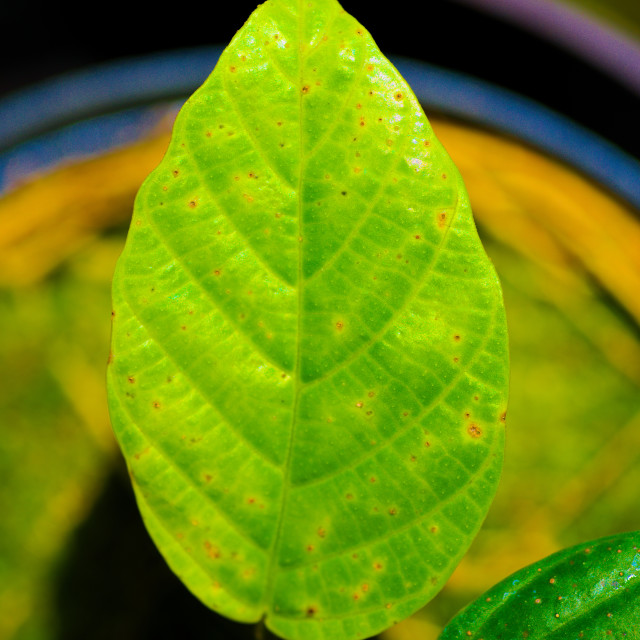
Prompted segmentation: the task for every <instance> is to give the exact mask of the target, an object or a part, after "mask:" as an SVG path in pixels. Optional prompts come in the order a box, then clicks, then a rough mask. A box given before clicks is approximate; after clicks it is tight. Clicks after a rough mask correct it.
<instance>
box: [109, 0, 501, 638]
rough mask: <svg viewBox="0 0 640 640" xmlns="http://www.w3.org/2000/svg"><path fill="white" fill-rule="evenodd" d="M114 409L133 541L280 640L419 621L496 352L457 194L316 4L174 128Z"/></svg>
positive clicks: (120, 306) (440, 155) (217, 605)
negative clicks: (144, 538)
mask: <svg viewBox="0 0 640 640" xmlns="http://www.w3.org/2000/svg"><path fill="white" fill-rule="evenodd" d="M113 304H114V307H113V308H114V312H113V339H112V356H111V362H110V366H109V374H108V375H109V390H110V412H111V417H112V422H113V425H114V430H115V432H116V435H117V437H118V440H119V442H120V445H121V447H122V449H123V452H124V454H125V457H126V459H127V462H128V465H129V467H130V470H131V474H132V478H133V484H134V489H135V491H136V495H137V499H138V502H139V505H140V509H141V512H142V515H143V517H144V519H145V523H146V525H147V528H148V529H149V531H150V533H151V535H152V537H153V538H154V540H155V542H156V544H157V545H158V547H159V549H160V550H161V551H162V553H163V555H164V556H165V558H166V559H167V561H168V563H169V564H170V566H171V567H172V568H173V570H174V571H175V572H176V573H177V574H178V575H179V576H180V577H181V579H182V580H183V581H184V582H185V584H186V585H187V586H188V587H189V588H190V589H191V590H192V591H193V592H194V593H195V594H196V595H197V596H198V597H199V598H200V599H201V600H202V601H203V602H204V603H205V604H207V605H208V606H210V607H212V608H213V609H215V610H217V611H220V612H221V613H223V614H224V615H227V616H229V617H231V618H233V619H236V620H239V621H244V622H254V621H257V620H259V619H260V618H262V617H263V616H266V620H267V625H268V626H269V627H270V628H271V629H272V630H273V631H274V632H276V633H278V634H280V635H282V636H284V637H286V638H292V639H294V638H304V639H305V640H313V639H315V638H317V639H318V640H320V639H323V638H362V637H367V636H370V635H372V634H373V633H376V632H378V631H380V630H382V629H384V628H386V627H388V626H389V625H391V624H392V623H393V622H394V621H397V620H400V619H402V618H404V617H406V616H407V615H409V614H411V613H412V612H414V611H415V610H417V609H418V608H419V607H421V606H422V605H423V604H424V603H425V602H426V601H427V600H429V599H430V598H431V597H433V595H435V593H437V591H438V590H439V589H440V588H441V587H442V585H443V583H444V581H445V580H446V578H447V577H448V576H449V575H450V573H451V571H452V570H453V568H454V567H455V566H456V564H457V562H458V561H459V559H460V557H461V556H462V554H463V553H464V552H465V551H466V549H467V548H468V546H469V544H470V542H471V540H472V539H473V537H474V535H475V533H476V532H477V530H478V528H479V526H480V524H481V522H482V520H483V518H484V516H485V514H486V511H487V509H488V506H489V504H490V502H491V499H492V497H493V495H494V492H495V488H496V484H497V481H498V478H499V474H500V468H501V461H502V450H503V439H504V434H503V431H504V415H505V413H504V412H505V410H506V387H507V369H508V363H507V339H506V325H505V318H504V309H503V304H502V298H501V293H500V288H499V284H498V281H497V278H496V275H495V272H494V270H493V267H492V265H491V264H490V262H489V260H488V259H487V257H486V255H485V253H484V251H483V249H482V246H481V244H480V241H479V239H478V237H477V234H476V230H475V227H474V224H473V219H472V216H471V211H470V209H469V205H468V199H467V196H466V192H465V190H464V186H463V184H462V181H461V179H460V176H459V174H458V172H457V171H456V169H455V167H454V166H453V164H452V162H451V160H450V159H449V157H448V156H447V154H446V152H445V151H444V150H443V149H442V147H441V145H440V143H439V142H438V140H437V139H436V138H435V137H434V135H433V132H432V130H431V127H430V125H429V123H428V121H427V119H426V118H425V116H424V113H423V112H422V109H421V107H420V105H419V104H418V102H417V100H416V99H415V97H414V95H413V93H412V92H411V90H410V88H409V87H408V86H407V85H406V83H405V82H404V81H403V79H402V78H401V77H400V76H399V74H398V73H397V71H396V70H395V68H394V67H393V66H392V65H391V64H390V63H389V62H388V61H387V60H386V58H385V57H384V56H383V55H382V54H381V53H380V51H379V49H378V48H377V47H376V45H375V43H374V42H373V40H372V39H371V37H370V35H369V34H368V33H367V32H366V30H365V29H364V28H363V27H362V26H361V25H359V24H358V23H357V22H356V21H355V20H354V19H353V18H352V17H351V16H350V15H349V14H347V13H346V12H344V10H342V8H341V7H340V6H339V5H338V4H337V3H336V2H335V1H334V0H318V1H315V2H299V3H298V2H292V1H286V0H270V1H269V2H266V3H265V4H263V5H261V6H260V7H259V8H258V9H257V10H256V11H255V12H254V13H253V14H252V16H251V17H250V19H249V20H248V22H247V23H246V24H245V26H244V27H243V28H242V29H241V30H240V31H239V32H238V34H237V35H236V37H235V38H234V39H233V41H232V42H231V44H230V45H229V47H228V48H227V49H226V50H225V52H224V53H223V55H222V56H221V58H220V61H219V63H218V65H217V66H216V68H215V70H214V72H213V73H212V75H211V76H210V77H209V79H208V80H207V81H206V83H205V84H204V85H203V86H202V87H201V88H200V89H199V90H198V91H197V92H196V93H195V94H194V95H193V96H192V97H191V98H190V100H189V101H188V102H187V104H186V105H185V107H184V108H183V110H182V111H181V113H180V115H179V116H178V118H177V120H176V123H175V127H174V131H173V136H172V141H171V144H170V147H169V150H168V152H167V154H166V156H165V158H164V159H163V161H162V162H161V164H160V165H159V167H158V168H157V169H156V170H155V171H154V172H153V173H152V174H151V175H150V176H149V178H148V179H147V180H146V182H145V183H144V185H143V187H142V188H141V190H140V192H139V194H138V197H137V200H136V206H135V211H134V217H133V221H132V225H131V230H130V233H129V236H128V240H127V244H126V247H125V250H124V252H123V254H122V257H121V258H120V260H119V262H118V266H117V269H116V273H115V276H114V283H113Z"/></svg>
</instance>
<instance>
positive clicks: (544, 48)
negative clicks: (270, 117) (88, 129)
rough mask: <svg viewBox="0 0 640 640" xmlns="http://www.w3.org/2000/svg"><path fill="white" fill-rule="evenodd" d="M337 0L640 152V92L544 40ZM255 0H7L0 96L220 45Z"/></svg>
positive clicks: (451, 8) (444, 63)
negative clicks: (88, 71) (145, 58)
mask: <svg viewBox="0 0 640 640" xmlns="http://www.w3.org/2000/svg"><path fill="white" fill-rule="evenodd" d="M342 4H343V6H344V8H345V9H346V10H347V11H349V13H351V14H352V15H354V16H355V17H356V18H357V19H358V20H359V21H360V22H361V23H362V24H363V25H364V26H365V27H366V28H367V29H368V30H369V31H370V32H371V33H372V35H373V37H374V39H375V40H376V42H377V43H378V45H379V46H380V48H381V49H382V51H383V52H384V53H385V54H386V55H388V56H393V55H396V56H398V55H400V56H407V57H412V58H416V59H419V60H423V61H425V62H428V63H431V64H434V65H438V66H441V67H444V68H447V69H451V70H455V71H461V72H464V73H466V74H469V75H473V76H476V77H478V78H480V79H483V80H485V81H488V82H491V83H494V84H497V85H499V86H501V87H503V88H507V89H510V90H512V91H515V92H517V93H519V94H521V95H524V96H527V97H529V98H532V99H534V100H535V101H537V102H539V103H542V104H544V105H546V106H548V107H550V108H551V109H553V110H555V111H558V112H560V113H562V114H564V115H566V116H568V117H569V118H571V119H572V120H574V121H575V122H577V123H579V124H582V125H584V126H586V127H587V128H589V129H591V130H592V131H595V132H597V133H599V134H600V135H602V136H603V137H605V138H607V139H609V140H610V141H611V142H613V143H615V144H617V145H618V146H619V147H621V148H623V149H625V150H626V151H627V152H629V153H631V154H632V155H634V156H635V157H639V156H640V134H639V133H638V131H639V130H640V128H639V127H637V123H636V119H637V114H638V112H639V107H640V100H639V99H638V96H637V95H635V94H633V93H632V92H631V91H630V90H627V89H625V88H624V87H622V86H621V85H620V84H619V83H617V82H616V81H615V80H613V79H610V78H608V77H607V76H606V75H605V74H604V73H602V72H600V71H598V70H596V69H595V68H593V67H592V66H590V65H589V64H588V63H586V62H584V61H582V60H579V59H577V58H575V57H573V56H572V55H571V54H570V53H568V52H567V51H565V50H564V49H562V48H560V47H558V46H554V45H552V44H550V43H549V42H548V41H547V40H545V39H542V38H538V37H536V36H534V35H532V34H530V33H529V32H527V31H524V30H522V29H519V28H517V27H515V26H514V25H513V24H510V23H505V22H502V21H500V20H498V19H496V18H494V17H491V16H489V15H487V14H483V13H480V12H478V11H476V10H473V9H471V8H468V7H465V6H463V5H459V4H457V3H456V2H453V1H451V0H433V1H431V2H426V3H417V2H415V1H413V0H394V1H393V2H391V3H373V2H370V1H368V2H365V1H364V0H344V2H343V3H342ZM256 6H257V2H256V0H236V1H231V2H224V3H222V2H215V1H214V2H208V3H203V4H200V3H198V4H197V5H196V4H195V3H193V4H192V3H189V2H184V3H176V2H168V3H163V4H160V3H148V4H147V3H139V2H136V1H131V2H124V1H122V0H114V1H112V2H108V3H99V4H95V5H94V4H89V3H86V4H83V5H78V6H75V5H73V4H65V5H62V4H58V3H49V2H47V3H44V2H35V3H33V2H32V3H25V2H11V3H6V4H5V6H4V7H3V13H4V14H5V15H4V18H3V27H4V34H5V35H4V37H3V42H2V44H1V45H0V47H1V48H2V49H1V53H2V60H3V61H4V63H5V64H3V65H2V69H1V70H0V98H1V97H2V96H3V95H4V94H6V93H7V92H10V91H13V90H16V89H20V88H21V87H25V86H28V85H30V84H32V83H35V82H38V81H40V80H43V79H46V78H48V77H51V76H54V75H57V74H59V73H63V72H66V71H69V70H74V69H81V68H84V67H87V66H91V65H94V64H98V63H101V62H105V61H109V60H114V59H121V58H126V57H130V56H139V55H144V54H150V53H154V52H158V51H167V50H171V49H181V48H185V47H195V46H203V45H205V46H206V45H216V44H221V45H224V44H226V43H228V42H229V40H230V39H231V38H232V37H233V35H234V34H235V32H236V31H237V29H239V28H240V27H241V26H242V24H243V23H244V21H245V20H246V19H247V17H248V16H249V14H250V13H251V11H252V10H253V9H254V8H255V7H256ZM416 7H419V9H416ZM422 8H424V11H425V13H424V14H422V12H421V11H420V10H421V9H422ZM14 38H15V39H14Z"/></svg>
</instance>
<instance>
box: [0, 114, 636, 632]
mask: <svg viewBox="0 0 640 640" xmlns="http://www.w3.org/2000/svg"><path fill="white" fill-rule="evenodd" d="M431 121H432V124H433V126H434V129H435V131H436V134H437V135H438V137H439V138H440V140H441V141H442V142H443V144H444V145H445V147H446V148H447V149H448V151H449V153H450V155H451V156H452V158H453V160H454V162H455V163H456V164H457V166H458V167H459V169H460V171H461V173H462V175H463V178H464V179H465V183H466V185H467V189H468V191H469V194H470V198H471V204H472V208H473V210H474V213H475V216H476V221H477V224H478V227H479V231H480V233H481V236H482V238H483V241H484V242H485V246H486V248H487V251H488V253H489V255H490V256H491V257H492V259H493V260H494V262H495V264H496V267H497V269H498V272H499V275H500V277H501V279H502V282H503V286H504V291H505V301H506V305H507V313H508V318H509V323H510V335H511V353H512V392H511V395H512V397H511V404H510V410H509V419H508V443H507V451H506V463H505V471H504V475H503V480H502V483H501V487H500V490H499V493H498V496H497V498H496V501H495V503H494V506H493V507H492V510H491V512H490V515H489V517H488V519H487V522H486V524H485V527H484V528H483V529H482V531H481V533H480V535H479V536H478V538H477V540H476V542H475V543H474V545H473V546H472V548H471V550H470V552H469V553H468V554H467V556H466V557H465V559H464V560H463V562H462V563H461V565H460V566H459V568H458V569H457V570H456V572H455V573H454V575H453V576H452V578H451V580H450V581H449V583H448V585H447V586H446V587H445V589H444V590H443V592H442V593H441V594H440V595H439V596H438V597H437V598H436V599H435V600H434V601H433V602H432V603H431V604H430V605H428V606H427V607H426V608H425V609H424V610H423V611H421V612H419V613H418V614H417V615H416V616H414V618H412V619H410V620H408V621H405V622H403V623H401V624H399V625H397V626H396V627H394V628H393V629H391V630H389V631H388V632H386V633H385V634H384V637H385V638H387V639H388V640H404V638H417V637H419V638H420V639H421V640H434V639H435V638H436V637H437V634H438V633H439V631H440V630H441V629H442V626H443V625H444V624H445V623H446V621H447V619H448V618H449V617H450V616H452V615H453V614H454V613H455V612H456V610H457V609H458V608H459V607H461V606H463V605H464V604H466V603H467V602H468V601H469V600H471V599H472V598H474V597H476V596H477V595H479V594H480V593H481V592H482V591H484V590H485V589H487V588H489V587H490V586H491V585H492V584H494V583H495V582H497V581H498V580H500V579H501V578H503V577H505V576H506V575H508V574H509V573H511V572H512V571H515V570H516V569H518V568H520V567H522V566H524V565H525V564H527V563H529V562H532V561H534V560H536V559H538V558H541V557H543V556H545V555H547V554H549V553H551V552H553V551H555V550H557V549H559V548H560V547H563V546H567V545H568V544H571V543H573V542H579V541H582V540H584V539H587V538H591V537H593V538H595V537H598V535H604V534H607V533H614V532H616V531H619V530H623V529H624V528H634V527H635V528H637V526H638V525H637V521H636V520H635V514H636V512H637V500H636V498H635V487H637V486H638V483H639V482H640V467H639V465H638V464H637V462H638V458H639V455H638V452H639V451H640V435H639V434H640V402H639V397H640V396H639V394H638V390H639V387H640V344H639V342H638V327H639V325H640V296H638V291H640V222H639V218H638V212H636V211H632V210H631V209H630V208H629V207H628V206H627V205H625V204H624V203H622V202H620V201H619V200H617V199H616V198H614V197H612V196H611V195H610V194H608V193H606V192H605V191H604V190H603V189H601V188H600V187H599V186H597V185H594V184H591V182H590V181H589V180H588V179H587V178H586V177H584V176H581V175H578V174H576V173H575V172H573V171H572V170H571V169H570V168H568V167H566V166H564V165H563V164H562V163H559V162H557V161H555V160H553V159H551V158H548V157H546V156H544V155H543V154H541V153H539V152H537V151H535V150H533V149H530V148H527V147H525V146H522V145H520V144H519V143H517V142H515V141H512V140H509V139H506V138H503V137H501V136H498V135H496V134H494V133H491V132H488V131H481V130H478V129H476V128H473V127H471V126H466V125H461V124H459V123H454V122H450V121H447V120H445V119H440V118H435V117H434V118H432V119H431ZM168 135H169V133H168V129H167V130H163V131H161V132H157V133H156V134H155V135H154V136H152V137H150V138H148V139H146V140H143V141H140V142H138V143H136V144H133V145H131V146H129V147H126V148H122V149H118V150H115V151H113V152H110V153H108V154H105V155H103V156H101V157H96V158H91V159H88V160H86V161H84V162H76V163H73V164H68V165H66V166H60V167H59V168H57V169H54V170H53V171H51V172H49V173H47V174H46V175H41V176H37V179H34V180H33V181H30V182H27V183H25V184H23V185H22V186H19V187H17V188H16V189H14V190H13V191H12V192H11V193H9V194H7V195H6V196H4V197H3V198H1V199H0V361H2V362H4V364H3V365H1V368H0V375H2V376H3V378H5V377H6V379H7V380H8V383H7V385H6V387H5V389H4V395H3V396H0V424H2V425H12V427H13V428H12V430H11V431H10V432H7V433H6V434H5V436H6V437H5V441H6V443H7V453H6V455H0V473H1V474H2V475H3V477H6V478H7V480H6V482H5V483H4V484H5V486H4V488H0V502H3V503H4V502H6V503H7V504H9V505H10V506H11V510H12V511H11V516H10V517H8V518H6V520H5V522H6V527H7V531H6V540H5V542H4V544H3V545H2V546H0V636H1V637H3V638H4V637H6V638H11V637H12V636H13V634H14V633H15V632H16V631H17V630H18V629H19V628H21V627H24V625H25V624H27V623H29V621H30V620H31V621H32V622H31V623H32V624H35V625H36V627H37V626H38V620H40V623H39V624H40V635H37V634H36V635H37V637H39V638H43V639H44V640H48V638H52V636H47V633H46V629H47V624H46V620H47V616H50V615H52V614H51V607H53V606H54V605H53V604H52V603H51V597H52V595H51V593H52V590H54V589H55V587H54V585H53V579H52V577H51V572H50V569H49V567H50V566H52V565H53V564H54V563H55V561H56V555H59V553H60V551H61V550H62V549H63V548H64V546H65V544H66V542H67V540H68V538H69V535H70V534H71V533H72V531H73V529H74V527H75V526H76V525H77V524H78V522H79V521H80V520H81V519H82V517H83V514H85V513H86V510H87V508H88V505H89V504H90V502H91V499H92V498H93V496H94V495H95V492H96V487H97V486H99V481H100V480H99V479H100V477H101V474H100V472H99V471H97V467H99V466H100V465H102V466H104V467H108V466H109V465H110V464H112V460H113V458H112V453H113V451H114V447H113V438H112V436H111V433H110V431H109V430H108V418H107V413H106V403H105V400H104V385H103V375H104V374H103V371H104V366H105V359H106V355H107V352H108V332H109V329H108V316H109V311H110V308H109V283H110V278H111V273H112V270H113V265H114V262H115V259H116V257H117V255H118V253H119V251H120V250H121V247H122V245H123V242H124V235H125V230H126V226H127V222H128V220H129V216H130V213H131V210H132V206H133V199H134V196H135V193H136V191H137V189H138V187H139V185H140V183H141V182H142V180H143V179H144V178H145V177H146V175H147V174H148V173H149V172H150V171H151V169H152V168H153V167H154V166H155V165H156V164H157V163H158V161H159V160H160V158H161V156H162V153H163V152H164V149H165V148H166V146H167V143H168ZM107 230H109V231H110V232H111V233H110V234H107V235H105V233H104V232H105V231H107ZM1 336H4V338H2V337H1ZM25 406H27V407H28V408H27V409H24V407H25ZM61 437H63V438H64V439H65V441H64V447H62V446H60V444H59V443H60V438H61ZM18 460H20V461H21V463H20V464H18V462H17V461H18ZM43 461H46V463H43ZM44 469H47V471H46V474H45V471H44ZM45 477H51V478H53V477H55V481H49V482H46V481H45V480H44V478H45ZM36 529H37V532H39V533H37V535H36V533H33V532H35V531H36ZM25 532H32V533H29V535H27V533H25ZM34 536H35V537H34ZM44 547H46V549H44ZM15 549H20V550H22V551H21V552H20V553H16V552H15ZM36 549H38V551H37V552H36V551H35V550H36ZM43 612H44V613H43ZM47 612H48V613H47ZM33 620H36V623H33ZM36 635H34V636H33V637H36Z"/></svg>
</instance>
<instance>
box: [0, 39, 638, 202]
mask: <svg viewBox="0 0 640 640" xmlns="http://www.w3.org/2000/svg"><path fill="white" fill-rule="evenodd" d="M221 51H222V47H203V48H196V49H187V50H178V51H173V52H169V53H162V54H155V55H149V56H143V57H139V58H132V59H127V60H121V61H117V62H113V63H109V64H105V65H100V66H96V67H93V68H89V69H86V70H83V71H78V72H74V73H69V74H67V75H64V76H61V77H58V78H54V79H52V80H49V81H46V82H43V83H41V84H39V85H36V86H34V87H32V88H29V89H27V90H24V91H21V92H19V93H16V94H13V95H9V96H7V97H5V98H4V99H3V100H0V149H2V148H4V149H7V148H9V149H10V148H11V147H12V146H13V147H14V148H15V147H16V146H17V145H20V144H21V143H25V142H27V140H29V139H31V138H33V137H34V135H37V134H38V133H42V132H43V131H46V130H48V131H52V130H55V129H57V128H61V127H63V126H64V125H66V124H69V123H72V122H75V121H78V120H82V119H84V118H89V117H94V116H98V115H103V114H108V113H113V112H114V111H117V110H121V109H126V108H128V107H132V106H136V105H143V104H146V105H149V104H153V103H157V102H159V101H167V100H171V99H173V98H176V97H177V96H187V95H190V94H191V93H192V92H193V91H194V90H195V89H196V88H197V87H198V86H199V85H200V84H202V82H204V80H205V79H206V77H207V76H208V75H209V73H210V72H211V70H212V69H213V67H214V66H215V63H216V62H217V60H218V57H219V56H220V53H221ZM391 60H392V62H393V63H394V64H395V65H396V67H397V68H398V70H399V71H400V73H401V74H402V75H403V76H404V78H405V79H406V80H407V82H408V83H409V85H410V86H411V88H412V89H413V91H414V93H415V94H416V96H417V97H418V99H419V100H420V102H421V103H422V104H423V106H424V107H425V110H426V111H427V114H429V111H438V112H441V113H444V114H448V115H451V116H453V117H456V118H460V119H463V120H465V121H467V122H470V123H473V124H477V125H481V126H483V127H488V128H490V129H493V130H495V131H498V132H501V133H505V134H508V135H510V136H512V137H514V138H517V139H520V140H522V141H524V142H526V143H528V144H529V145H531V146H533V147H535V148H537V149H539V150H541V151H543V152H545V153H547V154H549V155H551V156H553V157H556V158H558V159H560V160H562V161H564V162H566V163H567V164H569V165H570V166H572V167H573V168H574V169H577V170H578V171H580V172H582V173H583V174H586V175H587V176H588V177H589V178H591V179H592V180H594V181H595V182H597V183H599V184H600V185H602V186H604V187H607V188H608V189H610V190H611V191H613V192H614V193H615V194H616V195H617V196H619V197H621V198H622V199H623V200H626V201H627V202H628V203H629V204H631V205H632V206H634V207H635V208H636V209H638V210H640V162H638V161H637V160H636V159H635V158H633V157H631V156H629V155H628V154H626V153H624V152H623V151H621V150H620V149H619V148H618V147H616V146H615V145H613V144H611V143H609V142H608V141H606V140H604V139H603V138H601V137H599V136H598V135H596V134H594V133H593V132H591V131H588V130H586V129H584V128H582V127H580V126H578V125H577V124H575V123H574V122H572V121H571V120H569V119H567V118H565V117H563V116H562V115H560V114H558V113H555V112H553V111H551V110H549V109H547V108H545V107H543V106H541V105H539V104H537V103H535V102H533V101H531V100H529V99H527V98H524V97H522V96H519V95H516V94H514V93H512V92H509V91H507V90H504V89H501V88H498V87H495V86H493V85H490V84H488V83H485V82H483V81H480V80H477V79H475V78H471V77H468V76H465V75H463V74H460V73H457V72H452V71H449V70H445V69H442V68H438V67H434V66H432V65H429V64H426V63H422V62H419V61H416V60H410V59H405V58H394V57H391ZM96 126H99V121H96ZM43 140H45V141H46V140H51V136H49V137H48V138H44V139H43ZM11 152H12V151H11V149H10V150H9V151H7V152H5V155H7V154H9V153H11ZM1 162H2V158H1V157H0V163H1Z"/></svg>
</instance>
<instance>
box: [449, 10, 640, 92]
mask: <svg viewBox="0 0 640 640" xmlns="http://www.w3.org/2000/svg"><path fill="white" fill-rule="evenodd" d="M452 1H453V2H458V3H460V4H465V5H468V6H472V7H475V8H477V9H480V10H481V11H483V12H485V13H491V14H493V15H495V16H498V17H499V18H501V19H503V20H505V21H509V22H511V23H513V24H517V25H518V26H519V27H521V28H522V29H524V30H526V31H530V32H532V33H535V34H536V35H538V36H540V37H542V38H545V39H547V40H550V41H552V42H554V43H555V44H557V45H559V46H561V47H563V48H565V49H567V50H568V51H570V52H572V53H573V54H574V55H576V56H578V57H580V58H582V59H583V60H586V61H588V62H589V63H590V64H591V65H593V66H594V67H597V68H599V69H600V70H602V71H604V72H605V73H606V74H607V75H609V76H610V77H612V78H615V79H616V80H617V81H618V82H620V83H621V84H623V85H625V86H626V87H627V88H628V89H631V90H632V91H633V92H635V93H636V94H638V95H640V43H639V42H638V41H637V40H634V39H633V38H632V37H631V36H630V35H628V34H626V33H623V32H621V31H619V30H618V29H616V28H615V27H613V26H612V25H610V24H607V23H605V22H604V21H599V20H597V19H596V18H595V17H594V16H591V15H589V14H588V13H586V12H584V11H581V10H580V9H578V8H574V7H570V6H568V5H566V4H563V3H560V2H554V1H553V0H452Z"/></svg>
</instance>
